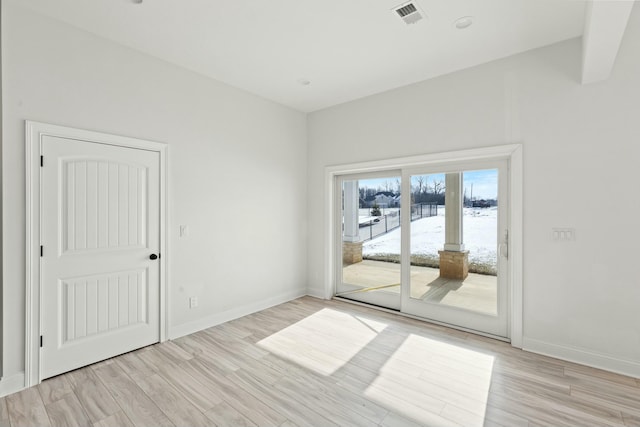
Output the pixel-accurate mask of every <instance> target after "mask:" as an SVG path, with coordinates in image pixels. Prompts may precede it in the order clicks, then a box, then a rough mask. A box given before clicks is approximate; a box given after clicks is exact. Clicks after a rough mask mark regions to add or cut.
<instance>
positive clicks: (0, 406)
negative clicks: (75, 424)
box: [0, 397, 9, 420]
mask: <svg viewBox="0 0 640 427" xmlns="http://www.w3.org/2000/svg"><path fill="white" fill-rule="evenodd" d="M8 419H9V411H8V410H7V398H6V397H0V420H8Z"/></svg>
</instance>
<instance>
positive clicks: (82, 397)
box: [66, 367, 120, 423]
mask: <svg viewBox="0 0 640 427" xmlns="http://www.w3.org/2000/svg"><path fill="white" fill-rule="evenodd" d="M66 378H67V381H68V382H69V384H70V386H71V388H72V390H73V392H74V393H75V395H76V397H77V398H78V400H79V401H80V403H81V404H82V407H83V408H84V410H85V411H86V412H87V415H88V416H89V419H90V420H91V422H93V423H95V422H97V421H100V420H103V419H105V418H107V417H109V416H110V415H113V414H116V413H118V412H119V411H120V406H118V404H117V403H116V401H115V400H114V399H113V397H112V396H111V393H109V391H108V390H107V388H106V387H105V386H104V384H103V383H102V382H101V381H100V380H99V379H98V377H97V376H96V374H95V373H94V371H93V367H86V368H82V369H77V370H75V371H72V372H69V373H67V374H66Z"/></svg>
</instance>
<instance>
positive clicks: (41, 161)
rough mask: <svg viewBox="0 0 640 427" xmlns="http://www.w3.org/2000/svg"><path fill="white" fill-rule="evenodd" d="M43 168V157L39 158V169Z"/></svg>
mask: <svg viewBox="0 0 640 427" xmlns="http://www.w3.org/2000/svg"><path fill="white" fill-rule="evenodd" d="M43 166H44V156H40V167H43Z"/></svg>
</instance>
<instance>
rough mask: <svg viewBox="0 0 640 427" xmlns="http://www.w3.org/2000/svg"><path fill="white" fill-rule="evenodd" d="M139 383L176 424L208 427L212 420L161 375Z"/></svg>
mask: <svg viewBox="0 0 640 427" xmlns="http://www.w3.org/2000/svg"><path fill="white" fill-rule="evenodd" d="M138 385H139V386H140V388H141V389H142V390H144V392H145V393H146V394H147V396H149V397H150V398H151V400H152V401H153V402H154V403H155V404H156V405H157V406H158V407H159V408H160V409H161V410H162V412H164V413H165V415H166V416H167V417H169V419H170V420H171V421H172V422H173V423H174V424H175V425H176V426H191V427H207V426H209V425H211V421H210V420H209V419H208V418H207V417H205V416H204V415H203V414H202V412H200V411H199V410H198V408H196V407H195V406H193V405H192V404H191V402H189V401H188V400H187V399H185V398H184V397H183V396H182V394H180V392H179V391H178V390H176V389H175V388H173V387H172V386H171V385H170V384H169V383H168V382H166V381H165V380H164V379H163V378H162V377H161V376H160V375H157V374H156V375H152V376H150V377H147V378H144V379H141V380H140V381H138Z"/></svg>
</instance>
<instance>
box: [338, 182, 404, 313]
mask: <svg viewBox="0 0 640 427" xmlns="http://www.w3.org/2000/svg"><path fill="white" fill-rule="evenodd" d="M400 183H401V181H400V176H399V173H395V174H393V175H389V174H386V175H385V174H380V175H360V176H354V177H348V178H347V177H345V178H341V179H339V180H338V191H337V194H338V197H339V199H340V200H339V203H338V205H339V206H341V208H340V212H339V213H338V218H339V223H341V224H342V229H341V233H340V236H339V242H340V250H339V251H338V252H339V254H340V255H339V256H340V259H339V260H337V262H338V263H339V265H341V266H342V268H341V269H340V270H339V274H338V277H337V286H336V296H340V297H343V298H347V299H352V300H356V301H361V302H365V303H368V304H373V305H377V306H381V307H385V308H391V309H394V310H399V309H400V278H401V271H400V258H401V245H400V233H401V227H400V209H401V208H400V185H401V184H400Z"/></svg>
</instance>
